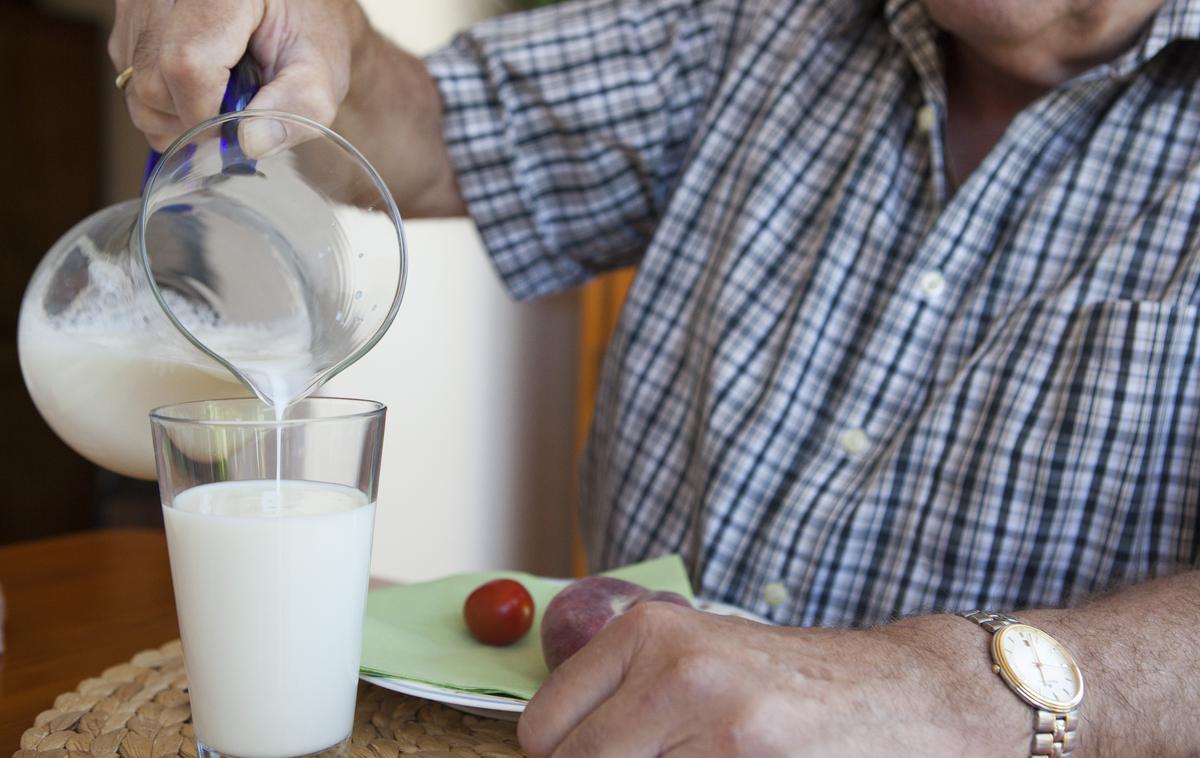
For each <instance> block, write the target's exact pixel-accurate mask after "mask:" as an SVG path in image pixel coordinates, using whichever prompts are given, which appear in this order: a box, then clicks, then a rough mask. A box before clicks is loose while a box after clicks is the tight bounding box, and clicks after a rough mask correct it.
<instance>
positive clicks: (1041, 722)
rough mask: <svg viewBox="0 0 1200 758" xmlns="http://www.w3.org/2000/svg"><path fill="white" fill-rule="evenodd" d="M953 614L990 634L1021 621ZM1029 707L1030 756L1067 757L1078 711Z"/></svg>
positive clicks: (1074, 741)
mask: <svg viewBox="0 0 1200 758" xmlns="http://www.w3.org/2000/svg"><path fill="white" fill-rule="evenodd" d="M956 615H958V616H962V617H963V618H965V619H967V620H968V621H974V622H975V623H976V624H979V625H980V626H982V627H983V628H984V629H986V630H988V631H989V632H990V633H992V634H995V633H996V632H998V631H1000V630H1001V629H1003V628H1004V627H1006V626H1009V625H1010V624H1020V623H1022V622H1020V621H1018V620H1017V619H1015V618H1013V617H1012V616H1006V615H1005V614H1003V613H993V612H990V611H960V612H959V613H958V614H956ZM1026 705H1028V703H1026ZM1030 707H1031V708H1033V709H1034V720H1033V731H1034V734H1033V745H1032V746H1031V751H1030V755H1031V756H1047V755H1048V756H1052V758H1069V757H1070V755H1071V751H1072V750H1074V749H1075V747H1076V746H1077V745H1078V744H1079V734H1078V731H1077V729H1078V727H1079V712H1078V711H1077V710H1073V711H1068V712H1066V713H1055V712H1054V711H1047V710H1044V709H1042V708H1037V707H1036V706H1030Z"/></svg>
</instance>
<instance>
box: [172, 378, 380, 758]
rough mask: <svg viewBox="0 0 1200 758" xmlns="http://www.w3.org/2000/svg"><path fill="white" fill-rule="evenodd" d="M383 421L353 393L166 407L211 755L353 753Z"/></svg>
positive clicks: (183, 623) (202, 730)
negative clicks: (272, 402)
mask: <svg viewBox="0 0 1200 758" xmlns="http://www.w3.org/2000/svg"><path fill="white" fill-rule="evenodd" d="M384 416H385V408H384V406H383V405H382V404H380V403H376V402H371V401H367V400H349V399H342V398H310V399H306V400H302V401H300V402H298V403H295V404H293V405H292V406H290V407H289V408H287V409H286V411H285V413H284V414H283V416H282V417H281V418H277V417H276V415H275V409H274V408H272V407H271V406H268V405H266V404H264V403H262V402H261V401H260V400H257V399H237V400H208V401H200V402H191V403H182V404H179V405H171V406H165V407H162V408H158V409H156V410H154V411H153V412H152V413H151V415H150V418H151V427H152V429H153V439H154V453H155V461H156V463H157V467H158V481H159V488H160V490H161V493H162V502H163V518H164V520H165V523H166V532H167V546H168V550H169V553H170V560H171V577H172V579H173V582H174V586H175V605H176V610H177V612H178V615H179V629H180V636H181V637H182V640H183V654H184V660H185V663H186V666H187V675H188V689H189V692H190V695H191V708H192V722H193V727H194V728H195V732H196V742H197V750H198V753H199V755H200V756H201V758H205V757H206V756H209V757H212V758H220V757H225V758H283V757H285V756H289V757H294V756H305V755H313V754H330V753H329V752H328V751H333V753H332V754H336V753H338V752H345V750H346V749H347V746H348V740H349V737H350V732H351V728H352V725H353V718H354V706H355V694H356V690H357V682H358V666H359V657H360V654H361V645H362V625H363V611H364V607H365V604H366V593H367V580H368V571H369V567H370V562H371V533H372V528H373V525H374V516H375V493H376V490H377V487H378V483H379V460H380V450H381V448H382V444H383V428H384Z"/></svg>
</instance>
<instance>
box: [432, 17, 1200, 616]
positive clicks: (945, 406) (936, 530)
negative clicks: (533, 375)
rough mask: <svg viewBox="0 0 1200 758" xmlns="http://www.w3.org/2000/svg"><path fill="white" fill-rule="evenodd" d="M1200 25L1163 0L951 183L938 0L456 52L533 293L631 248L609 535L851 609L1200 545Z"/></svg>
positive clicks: (532, 25)
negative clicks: (1122, 42) (633, 268)
mask: <svg viewBox="0 0 1200 758" xmlns="http://www.w3.org/2000/svg"><path fill="white" fill-rule="evenodd" d="M1198 37H1200V3H1198V2H1196V1H1195V0H1172V1H1171V2H1168V4H1167V5H1166V6H1165V7H1164V9H1162V10H1161V11H1160V12H1159V13H1158V14H1157V15H1156V17H1155V18H1154V19H1153V21H1152V22H1151V23H1150V24H1149V25H1148V26H1147V28H1146V29H1144V30H1143V32H1142V34H1141V36H1140V37H1139V38H1138V40H1137V41H1136V42H1135V44H1134V45H1133V46H1132V47H1131V48H1130V49H1129V50H1128V51H1126V52H1125V53H1123V54H1121V55H1120V56H1119V57H1118V58H1116V59H1115V60H1113V61H1111V62H1109V63H1107V64H1104V65H1101V66H1098V67H1096V68H1093V69H1091V70H1089V71H1087V72H1086V73H1084V74H1082V75H1080V76H1078V77H1076V78H1075V79H1073V80H1071V81H1069V82H1067V83H1066V84H1064V85H1062V86H1060V87H1058V88H1057V89H1055V90H1053V91H1052V92H1050V93H1048V94H1047V95H1045V96H1044V97H1042V98H1041V99H1040V100H1038V101H1037V102H1035V103H1033V104H1032V105H1030V106H1029V107H1028V108H1026V109H1025V110H1024V111H1023V112H1021V113H1020V114H1019V115H1018V116H1017V117H1016V119H1015V120H1014V121H1013V122H1012V124H1011V125H1010V126H1009V128H1008V130H1007V131H1006V132H1005V134H1004V135H1003V137H1002V138H1001V139H1000V140H999V142H998V143H997V144H996V145H995V147H994V148H993V149H992V150H991V152H990V153H989V154H988V156H987V157H986V159H985V160H984V162H983V163H982V164H981V165H980V166H979V167H978V168H977V169H976V170H975V171H974V172H973V173H972V174H971V175H970V176H969V177H968V178H967V179H966V181H965V182H964V183H963V184H962V185H961V186H960V187H958V188H957V189H954V188H952V187H950V186H948V183H947V181H946V180H945V177H946V175H947V171H946V166H945V161H946V157H945V124H946V93H945V84H944V80H943V75H942V69H941V58H940V56H939V53H938V49H937V32H936V30H935V29H934V27H933V26H932V25H931V23H930V21H929V19H928V17H927V15H926V14H925V12H924V10H923V9H922V6H921V5H920V3H919V2H917V1H916V0H899V1H898V2H896V1H893V0H888V2H886V3H872V2H857V3H856V2H851V1H849V0H847V1H846V2H828V1H820V0H790V1H781V0H775V1H774V2H772V1H770V0H741V1H739V0H575V1H574V2H569V3H566V4H565V5H561V6H557V7H553V8H549V9H544V10H540V11H535V12H531V13H523V14H514V15H509V16H503V17H500V18H497V19H493V20H491V21H489V22H486V23H484V24H482V25H479V26H476V27H475V28H473V29H471V30H470V31H468V32H466V33H465V34H462V35H461V36H459V37H458V38H457V39H456V40H455V41H454V42H453V43H452V44H451V45H450V46H449V47H447V48H446V49H444V50H441V51H439V52H437V53H435V54H433V55H432V56H430V57H429V59H428V65H429V67H430V70H431V72H432V73H433V75H434V77H435V80H436V81H437V82H438V85H439V87H440V90H441V92H442V95H443V98H444V101H445V125H444V129H445V135H446V140H447V144H448V146H449V150H450V155H451V158H452V160H453V162H454V164H455V166H456V168H457V171H458V176H459V183H460V187H461V189H462V192H463V195H464V197H465V198H466V201H467V205H468V207H469V209H470V213H471V215H472V216H473V217H474V219H475V220H476V222H477V223H478V225H479V228H480V230H481V232H482V235H483V239H484V241H485V243H486V246H487V248H488V250H489V252H490V255H491V257H492V259H493V261H494V263H495V266H496V268H497V270H498V271H499V273H500V275H501V277H503V279H504V281H505V282H506V284H507V286H508V287H509V288H510V290H511V291H512V293H513V294H514V295H515V296H516V297H519V298H527V297H533V296H536V295H539V294H542V293H546V292H551V291H554V290H560V289H562V288H566V287H570V286H573V285H577V284H579V283H581V282H583V281H585V280H587V279H588V278H589V277H590V276H592V275H593V274H594V273H596V272H599V271H603V270H606V269H610V268H613V267H616V266H621V265H624V264H630V263H637V264H638V266H639V268H638V274H637V277H636V280H635V282H634V284H633V287H632V290H631V291H630V293H629V296H628V299H627V301H626V304H625V306H624V310H623V313H622V317H621V321H620V325H619V328H618V331H617V334H616V336H615V338H614V340H613V342H612V344H611V346H610V347H609V351H608V355H607V358H606V362H605V369H604V374H603V381H602V388H601V391H600V394H599V398H598V401H597V404H596V417H595V422H594V424H593V428H592V430H591V438H590V443H589V447H588V453H587V455H586V461H585V465H584V471H583V485H584V486H583V492H584V502H583V511H582V512H583V517H582V518H583V524H584V531H585V535H586V542H587V547H588V549H589V556H590V560H591V561H592V563H593V564H594V566H593V567H594V568H602V567H609V566H613V565H616V564H623V563H628V562H631V561H636V560H639V559H643V558H647V557H651V556H655V555H659V554H663V553H670V552H679V553H681V554H683V556H684V557H685V560H686V561H687V563H688V565H689V567H690V570H691V572H692V579H693V582H694V583H695V584H696V588H697V590H698V591H699V592H700V593H702V594H703V595H706V596H709V597H712V598H715V599H719V600H723V601H727V602H731V603H736V604H738V605H741V606H744V607H746V608H748V609H750V610H753V611H757V612H759V613H762V614H764V615H766V616H768V617H769V618H771V619H772V620H774V621H778V622H784V623H790V624H801V625H837V626H841V625H863V624H870V623H877V622H881V621H885V620H887V619H890V618H894V617H896V616H899V615H904V614H910V613H915V612H923V611H931V610H953V609H965V608H976V607H985V608H994V609H1006V610H1012V609H1019V608H1022V607H1028V606H1040V605H1062V604H1069V603H1072V602H1076V601H1079V600H1081V599H1082V598H1084V597H1085V596H1087V595H1088V594H1089V593H1093V592H1096V591H1099V590H1103V589H1105V588H1108V587H1110V586H1113V585H1115V584H1119V583H1126V582H1133V581H1138V580H1141V579H1144V578H1149V577H1153V576H1156V575H1161V574H1164V573H1167V572H1171V571H1174V570H1178V569H1179V568H1182V567H1188V566H1196V565H1197V560H1198V553H1200V527H1198V524H1197V512H1198V511H1200V427H1198V422H1200V329H1198V318H1200V310H1198V309H1197V306H1198V305H1200V287H1198V285H1200V139H1198V135H1200V86H1198V84H1197V82H1198V77H1200V46H1198V45H1197V44H1196V39H1197V38H1198Z"/></svg>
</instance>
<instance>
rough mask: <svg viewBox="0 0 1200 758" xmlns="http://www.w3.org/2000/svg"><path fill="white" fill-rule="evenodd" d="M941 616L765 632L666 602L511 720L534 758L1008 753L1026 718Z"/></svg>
mask: <svg viewBox="0 0 1200 758" xmlns="http://www.w3.org/2000/svg"><path fill="white" fill-rule="evenodd" d="M989 663H990V659H989V658H988V653H987V636H986V635H985V634H983V633H981V632H980V630H979V629H977V628H972V627H971V625H969V624H967V623H965V622H963V620H962V619H957V618H954V617H948V616H941V617H926V618H922V619H913V620H910V621H905V622H902V623H899V624H893V625H890V626H886V627H880V628H877V629H874V630H870V631H845V630H827V629H794V628H782V627H770V626H765V625H762V624H756V623H753V622H749V621H744V620H740V619H734V618H727V617H719V616H713V615H710V614H706V613H702V612H699V611H693V610H688V609H684V608H679V607H677V606H673V605H669V604H666V603H646V604H643V605H639V606H636V607H635V608H633V609H632V610H631V611H630V612H629V613H626V614H625V615H624V616H621V617H620V618H618V619H616V620H615V621H613V622H612V623H611V624H609V626H607V627H606V628H605V629H604V630H603V631H602V632H601V633H600V634H599V635H597V636H596V638H595V639H594V640H592V642H590V643H588V645H587V646H586V647H584V648H583V649H582V650H581V651H580V652H578V653H577V654H575V656H573V657H572V658H570V659H569V660H567V661H566V662H565V663H564V664H563V665H562V666H561V667H559V668H558V669H557V670H555V672H554V674H553V675H552V676H551V677H550V679H549V680H548V681H547V682H546V684H545V685H543V687H542V688H541V690H539V691H538V693H537V695H536V696H535V697H534V699H533V700H532V701H531V702H530V703H529V707H528V708H527V709H526V711H525V713H524V714H523V715H522V717H521V722H520V725H519V729H518V735H519V737H520V740H521V744H522V745H523V746H524V747H525V749H526V750H528V751H529V753H530V754H531V755H533V756H539V757H541V756H551V755H553V756H556V758H568V757H569V758H576V757H580V758H582V757H587V758H592V757H593V756H596V757H599V756H613V757H614V758H615V757H617V756H621V757H622V758H636V757H638V756H647V757H652V756H671V757H674V756H701V755H729V756H756V757H762V756H776V755H778V756H790V757H795V756H808V755H811V756H826V755H892V754H896V755H924V756H940V755H945V756H952V755H953V756H959V755H991V756H1005V755H1012V756H1021V755H1028V754H1029V742H1030V739H1031V736H1032V725H1033V719H1032V711H1031V710H1030V709H1029V708H1028V706H1025V705H1024V704H1022V703H1020V702H1019V701H1018V700H1017V699H1016V697H1014V696H1013V694H1012V693H1011V692H1008V691H1007V688H1006V687H1005V686H1004V684H1003V683H1001V682H999V681H998V680H997V679H996V677H994V676H992V675H991V672H990V670H989Z"/></svg>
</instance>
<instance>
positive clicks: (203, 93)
mask: <svg viewBox="0 0 1200 758" xmlns="http://www.w3.org/2000/svg"><path fill="white" fill-rule="evenodd" d="M262 15H263V6H262V3H261V2H245V1H244V0H180V1H179V2H177V3H176V4H175V7H174V8H173V9H172V10H171V14H170V16H169V17H168V18H167V20H166V24H165V26H164V28H163V32H162V38H161V43H160V47H159V50H158V61H157V62H158V69H159V72H160V74H161V77H162V81H163V83H164V85H165V87H166V90H167V92H168V93H169V96H170V98H171V102H172V104H173V106H174V110H175V113H176V114H178V116H179V118H180V120H181V121H182V122H183V123H184V124H186V125H188V126H193V125H195V124H198V123H200V122H201V121H204V120H205V119H209V118H212V117H213V116H215V115H217V113H218V112H219V110H220V107H221V96H222V95H223V94H224V92H225V85H226V84H227V83H228V81H229V70H230V69H232V68H233V67H234V65H236V64H237V62H238V60H240V59H241V57H242V55H243V54H244V53H245V51H246V46H247V44H248V43H249V41H250V37H251V35H253V34H254V31H255V29H257V28H258V24H259V22H260V21H261V20H262ZM134 65H135V74H134V76H135V77H136V75H137V74H136V66H137V64H136V63H135V64H134ZM152 105H153V104H152Z"/></svg>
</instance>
